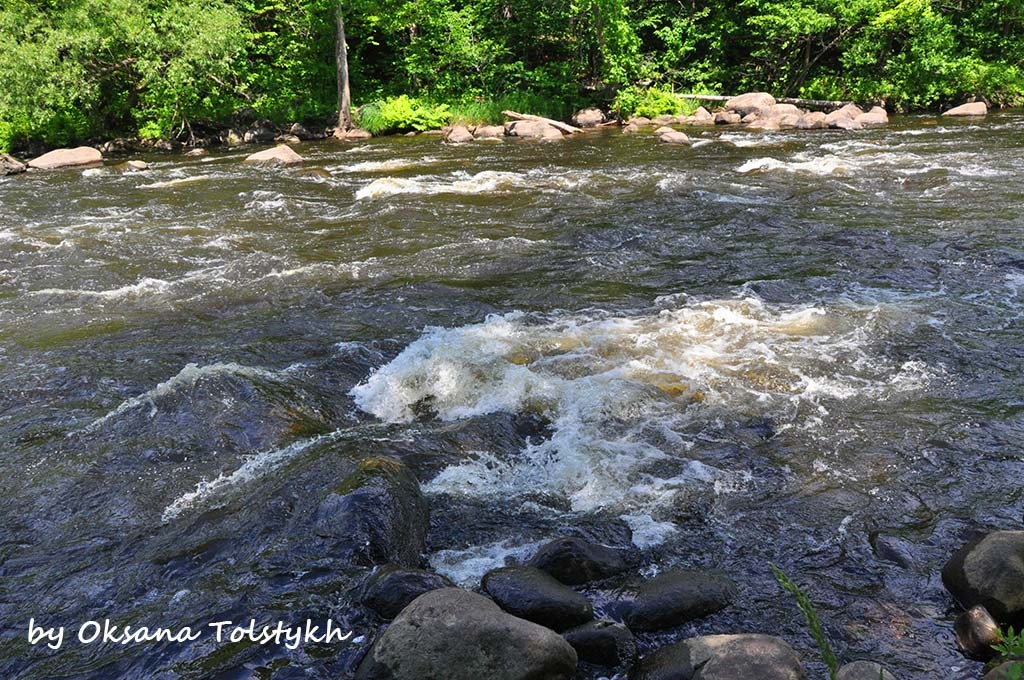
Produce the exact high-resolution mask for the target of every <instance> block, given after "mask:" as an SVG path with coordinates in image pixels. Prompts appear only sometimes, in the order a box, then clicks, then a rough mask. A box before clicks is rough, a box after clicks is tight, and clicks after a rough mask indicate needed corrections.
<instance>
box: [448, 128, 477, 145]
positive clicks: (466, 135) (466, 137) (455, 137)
mask: <svg viewBox="0 0 1024 680" xmlns="http://www.w3.org/2000/svg"><path fill="white" fill-rule="evenodd" d="M473 139H474V138H473V133H472V132H470V131H469V128H467V127H466V126H465V125H456V126H454V127H453V128H451V129H450V130H448V132H447V133H446V134H445V136H444V141H446V142H448V143H449V144H465V143H466V142H472V141H473Z"/></svg>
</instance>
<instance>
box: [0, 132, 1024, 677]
mask: <svg viewBox="0 0 1024 680" xmlns="http://www.w3.org/2000/svg"><path fill="white" fill-rule="evenodd" d="M692 136H693V137H694V139H695V144H694V145H693V146H692V147H691V148H681V147H677V146H673V145H662V144H658V143H657V142H656V140H654V139H653V138H652V137H651V136H650V135H648V134H640V135H632V136H629V135H621V134H620V133H618V132H617V131H603V132H597V133H588V134H585V135H578V136H576V137H574V138H571V139H565V140H563V141H561V142H557V143H548V144H540V143H530V142H528V141H523V142H511V141H505V142H501V141H499V142H493V143H488V142H474V143H471V144H465V145H458V146H449V145H445V144H442V143H441V142H440V141H439V139H438V138H437V137H434V136H426V135H419V136H415V137H393V138H384V139H374V140H370V141H367V142H365V143H358V144H352V143H349V144H341V143H330V142H324V143H308V144H302V145H297V147H296V148H297V150H298V151H299V153H301V154H302V155H303V156H304V157H305V158H306V159H307V160H306V162H305V163H303V164H301V165H300V166H297V167H295V168H291V169H276V170H275V169H267V168H259V167H252V166H247V165H243V164H242V162H241V161H242V159H243V158H244V157H245V156H246V155H247V154H248V153H251V152H252V151H253V149H251V148H249V149H236V150H221V151H213V152H212V153H211V154H210V155H208V156H206V157H201V158H193V157H185V156H182V155H152V156H133V157H139V158H142V159H143V160H145V161H147V162H149V163H150V168H149V169H148V170H146V171H144V172H138V173H129V174H122V173H120V172H117V171H115V170H114V169H113V167H112V166H113V164H114V161H108V162H107V164H106V165H105V166H104V167H103V168H94V169H90V170H86V171H84V172H83V171H81V170H68V171H54V172H33V173H29V174H27V175H21V176H14V177H10V178H0V215H3V220H2V221H0V441H2V442H3V453H2V456H0V479H3V485H2V488H3V492H2V493H0V515H2V517H3V518H4V520H3V522H2V524H0V574H2V576H3V579H2V582H0V619H2V621H3V632H2V638H0V674H2V675H3V676H4V677H25V678H35V677H90V676H91V677H148V678H163V677H168V678H169V677H213V676H214V675H215V674H216V673H224V674H223V675H217V676H216V677H266V678H269V677H274V678H291V677H317V678H320V677H322V678H333V677H341V676H342V675H343V674H344V673H345V672H346V669H348V668H349V667H350V666H351V664H352V663H354V661H355V660H356V659H358V656H359V654H360V651H361V650H362V649H363V648H364V647H365V646H366V645H367V644H369V642H370V641H372V639H373V634H374V631H375V630H376V627H375V626H374V624H373V622H372V620H370V619H368V618H367V615H366V614H365V613H364V612H361V611H360V609H359V608H358V607H357V606H356V605H354V604H353V602H352V597H351V591H352V588H353V587H354V585H355V584H357V583H359V581H360V580H361V579H362V578H363V577H364V576H365V574H366V569H365V568H362V567H356V566H354V565H349V564H345V563H343V562H341V561H339V560H337V559H335V558H332V556H331V555H330V554H329V553H325V552H324V551H323V550H322V546H321V544H320V543H319V542H318V540H317V537H316V532H315V528H314V523H313V519H312V515H313V510H314V509H315V508H316V507H317V503H318V502H319V501H320V500H321V499H322V498H323V497H324V495H325V494H327V493H328V492H329V491H330V489H331V488H332V485H336V484H337V483H338V482H339V481H340V480H341V479H342V478H344V477H345V475H346V474H348V472H350V471H351V470H352V469H353V467H354V465H355V464H356V463H358V461H360V460H362V459H364V458H366V457H368V456H378V455H386V456H391V457H395V458H398V459H400V460H402V461H403V462H405V463H406V464H407V465H408V466H410V468H411V469H412V470H413V471H414V472H415V474H416V476H417V478H418V479H419V481H420V483H421V485H422V486H423V488H424V491H425V493H426V494H427V498H428V501H429V502H430V506H431V530H430V534H429V537H428V546H427V553H426V555H425V556H424V564H425V565H429V566H430V567H431V568H432V569H434V570H436V571H439V572H441V573H443V574H445V575H446V576H448V577H449V578H451V579H452V580H454V581H455V582H457V583H459V584H460V585H463V586H465V587H469V588H473V587H476V586H477V585H478V583H479V578H480V576H481V575H482V574H483V573H484V572H485V571H487V570H488V569H491V568H494V567H495V566H500V565H502V564H504V563H505V561H506V560H516V559H522V558H524V557H527V556H529V554H530V553H531V552H532V551H533V550H534V549H535V548H536V547H537V546H538V545H540V544H541V543H542V542H544V541H545V540H546V539H549V538H551V537H553V536H556V535H563V534H566V533H574V534H576V535H582V536H586V537H588V538H591V539H593V540H597V541H599V542H603V543H606V544H609V545H615V546H619V547H624V546H631V547H632V548H634V549H635V550H637V551H638V554H639V555H640V556H641V557H640V560H641V562H640V564H639V566H638V567H637V569H638V572H639V573H642V574H643V575H645V576H651V575H653V574H656V573H658V572H659V571H663V570H666V569H669V568H672V567H688V568H689V567H692V568H714V569H719V570H722V571H724V572H725V573H727V574H728V575H729V576H730V577H731V578H732V579H733V580H734V581H735V582H736V583H737V584H738V585H739V588H740V596H739V597H738V598H737V600H736V602H735V603H734V604H733V605H732V606H731V607H729V608H727V609H726V610H724V611H722V612H720V613H718V614H715V615H713V616H710V617H708V618H705V619H702V620H700V621H697V622H693V623H690V624H687V625H685V626H683V627H682V628H680V629H676V630H673V631H669V632H668V633H660V634H646V635H644V636H641V637H640V641H641V643H642V647H644V648H645V649H654V648H656V647H657V646H658V645H659V644H662V643H664V642H667V641H669V640H675V639H680V638H682V637H686V636H690V635H694V634H704V633H731V632H768V633H773V634H779V635H782V636H784V637H785V638H786V639H787V641H789V642H790V643H791V644H792V645H793V646H794V647H795V648H796V649H797V650H799V651H800V653H801V655H802V657H803V659H804V662H805V665H806V666H807V667H808V669H809V672H810V673H812V674H813V675H815V676H822V674H823V672H824V671H823V669H824V667H823V665H822V664H821V662H820V657H819V656H818V654H817V650H816V647H815V645H814V642H813V640H812V639H811V638H810V636H809V635H808V633H807V631H806V628H805V626H804V624H803V620H802V618H801V615H800V613H799V611H798V610H797V608H796V606H795V604H794V602H793V601H792V599H791V598H790V597H789V596H788V595H787V594H785V593H784V592H782V591H781V590H780V589H779V588H778V587H777V585H776V584H775V580H774V577H773V576H772V573H771V571H770V568H769V563H773V564H776V565H778V566H779V567H780V568H782V569H783V570H784V571H785V572H786V573H787V574H789V576H790V577H791V578H793V579H794V580H795V581H796V582H798V583H800V584H801V585H802V586H803V587H804V589H805V590H806V591H807V592H808V594H809V595H810V597H811V599H812V600H813V601H814V602H815V604H816V605H817V608H818V612H819V615H820V616H821V619H822V621H823V622H824V624H825V627H826V630H827V631H828V633H829V635H830V636H831V638H832V640H833V646H834V648H835V650H836V652H837V655H838V656H839V657H840V659H841V660H844V661H845V660H855V659H861V658H866V659H873V660H877V661H880V662H882V663H884V664H886V665H887V666H889V667H890V668H891V669H892V670H893V671H894V672H896V673H897V675H898V676H899V677H901V678H907V679H921V680H924V679H934V678H954V679H961V678H964V679H966V678H977V677H980V674H981V671H980V669H981V664H978V663H975V662H971V661H967V660H965V659H964V658H963V657H961V656H960V654H959V653H958V652H957V651H956V648H955V644H954V638H953V632H952V622H953V618H954V616H955V612H954V610H953V609H952V600H951V598H950V596H949V595H948V594H947V593H946V592H945V591H944V589H943V588H942V584H941V581H940V579H939V570H940V568H941V566H942V565H943V564H944V562H945V561H946V560H947V559H948V557H949V556H950V555H951V554H952V553H953V551H954V550H956V549H957V548H958V547H959V546H960V545H961V543H962V541H963V539H964V537H965V536H966V535H967V534H968V533H969V532H970V531H971V530H972V529H975V528H979V527H985V528H1020V523H1021V519H1022V516H1024V491H1022V489H1024V484H1022V483H1021V482H1022V479H1024V473H1022V468H1021V457H1022V455H1024V380H1022V378H1021V368H1022V366H1024V349H1022V348H1024V322H1022V319H1024V297H1022V296H1024V184H1022V183H1021V180H1020V175H1021V169H1022V168H1024V143H1022V142H1024V114H1021V113H1020V112H1010V113H999V114H994V115H990V116H988V117H987V118H986V119H985V120H984V121H963V120H948V119H938V120H937V119H936V118H934V117H910V116H908V117H896V118H894V119H893V122H892V123H891V124H890V125H888V126H886V127H883V128H875V129H870V130H865V131H858V132H842V131H792V132H778V133H764V134H762V133H757V132H746V131H743V130H741V129H738V128H735V129H733V128H729V129H723V128H721V127H719V128H704V129H696V130H694V131H692ZM592 596H593V598H594V599H595V604H596V605H597V608H598V610H599V611H600V610H601V607H602V602H603V600H602V598H603V597H605V596H606V594H604V593H600V592H595V593H593V594H592ZM250 617H256V618H257V619H280V618H288V619H294V620H302V619H305V618H307V617H312V618H314V619H320V620H322V619H324V618H325V617H332V618H333V620H335V621H337V622H339V623H340V624H341V625H343V626H345V627H347V628H348V629H351V630H352V631H353V632H354V641H350V642H347V643H345V644H338V645H333V646H324V647H319V648H311V649H303V650H297V651H289V650H286V649H282V648H279V647H278V648H273V647H270V648H263V649H259V650H249V651H245V652H244V653H243V652H242V651H239V650H238V649H232V648H227V647H226V646H223V645H222V646H220V647H218V646H217V645H214V644H212V643H211V642H210V640H209V639H208V638H204V639H203V640H202V641H200V642H197V643H195V644H180V643H168V642H165V643H158V644H149V645H140V646H132V645H129V646H120V645H115V644H106V645H100V644H95V645H81V644H71V643H66V644H65V646H64V647H63V648H62V649H61V650H58V651H53V650H47V649H44V648H42V646H41V645H37V646H35V647H30V646H29V645H28V643H27V641H26V639H25V632H26V630H27V626H28V621H29V619H30V618H34V619H35V620H36V622H39V621H46V622H48V625H53V626H56V625H65V626H68V627H72V628H73V627H75V626H77V625H78V624H79V623H81V622H83V621H86V620H102V619H104V618H109V619H112V620H116V621H118V622H121V623H131V624H133V625H153V626H155V625H161V626H167V627H174V628H177V627H181V626H186V625H197V626H200V625H203V624H204V623H206V622H210V621H217V620H222V619H233V620H244V621H248V619H249V618H250ZM254 669H255V670H254ZM258 669H263V670H258ZM261 673H262V674H261Z"/></svg>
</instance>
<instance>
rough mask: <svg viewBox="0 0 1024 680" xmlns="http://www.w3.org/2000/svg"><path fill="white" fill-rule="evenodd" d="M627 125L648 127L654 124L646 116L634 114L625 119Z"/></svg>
mask: <svg viewBox="0 0 1024 680" xmlns="http://www.w3.org/2000/svg"><path fill="white" fill-rule="evenodd" d="M626 123H627V125H635V126H637V127H649V126H651V125H654V121H652V120H651V119H650V118H647V117H646V116H634V117H632V118H630V119H629V120H628V121H626Z"/></svg>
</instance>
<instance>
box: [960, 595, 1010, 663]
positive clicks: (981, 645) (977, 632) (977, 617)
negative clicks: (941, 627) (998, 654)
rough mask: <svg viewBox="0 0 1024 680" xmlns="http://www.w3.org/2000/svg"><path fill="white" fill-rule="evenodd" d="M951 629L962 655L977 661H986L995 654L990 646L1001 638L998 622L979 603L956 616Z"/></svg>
mask: <svg viewBox="0 0 1024 680" xmlns="http://www.w3.org/2000/svg"><path fill="white" fill-rule="evenodd" d="M953 631H954V632H955V633H956V646H957V647H958V648H959V649H960V651H961V652H963V654H964V656H966V657H968V658H970V659H978V660H979V661H986V660H988V659H991V658H992V657H993V656H995V650H994V649H992V646H993V645H997V644H999V643H1000V642H1001V641H1002V639H1003V638H1002V635H1001V634H1000V632H999V624H997V623H996V622H995V619H993V618H992V615H991V614H989V613H988V610H987V609H985V608H984V607H982V606H981V605H980V604H979V605H975V606H974V607H971V608H970V609H968V610H967V611H965V612H963V613H962V614H960V616H958V617H956V622H955V623H954V624H953Z"/></svg>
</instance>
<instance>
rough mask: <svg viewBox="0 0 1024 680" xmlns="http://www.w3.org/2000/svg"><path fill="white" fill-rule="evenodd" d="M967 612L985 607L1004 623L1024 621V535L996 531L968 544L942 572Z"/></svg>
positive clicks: (949, 588)
mask: <svg viewBox="0 0 1024 680" xmlns="http://www.w3.org/2000/svg"><path fill="white" fill-rule="evenodd" d="M942 583H943V585H945V586H946V590H948V591H949V592H950V593H952V594H953V597H955V598H956V600H957V601H958V602H959V603H960V605H961V606H963V607H964V608H965V609H968V608H971V607H974V606H975V605H979V604H980V605H982V606H984V607H985V608H986V609H987V610H988V611H989V612H990V613H991V614H992V616H993V617H994V618H995V620H996V621H998V622H1000V623H1014V624H1017V623H1020V622H1022V621H1024V531H993V532H992V533H990V534H988V535H986V536H983V537H981V538H976V539H974V540H973V541H970V542H969V543H967V544H966V545H965V546H964V547H962V548H961V549H960V550H959V551H957V552H956V554H954V555H953V557H952V558H950V560H949V562H947V563H946V565H945V566H944V567H943V568H942Z"/></svg>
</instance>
